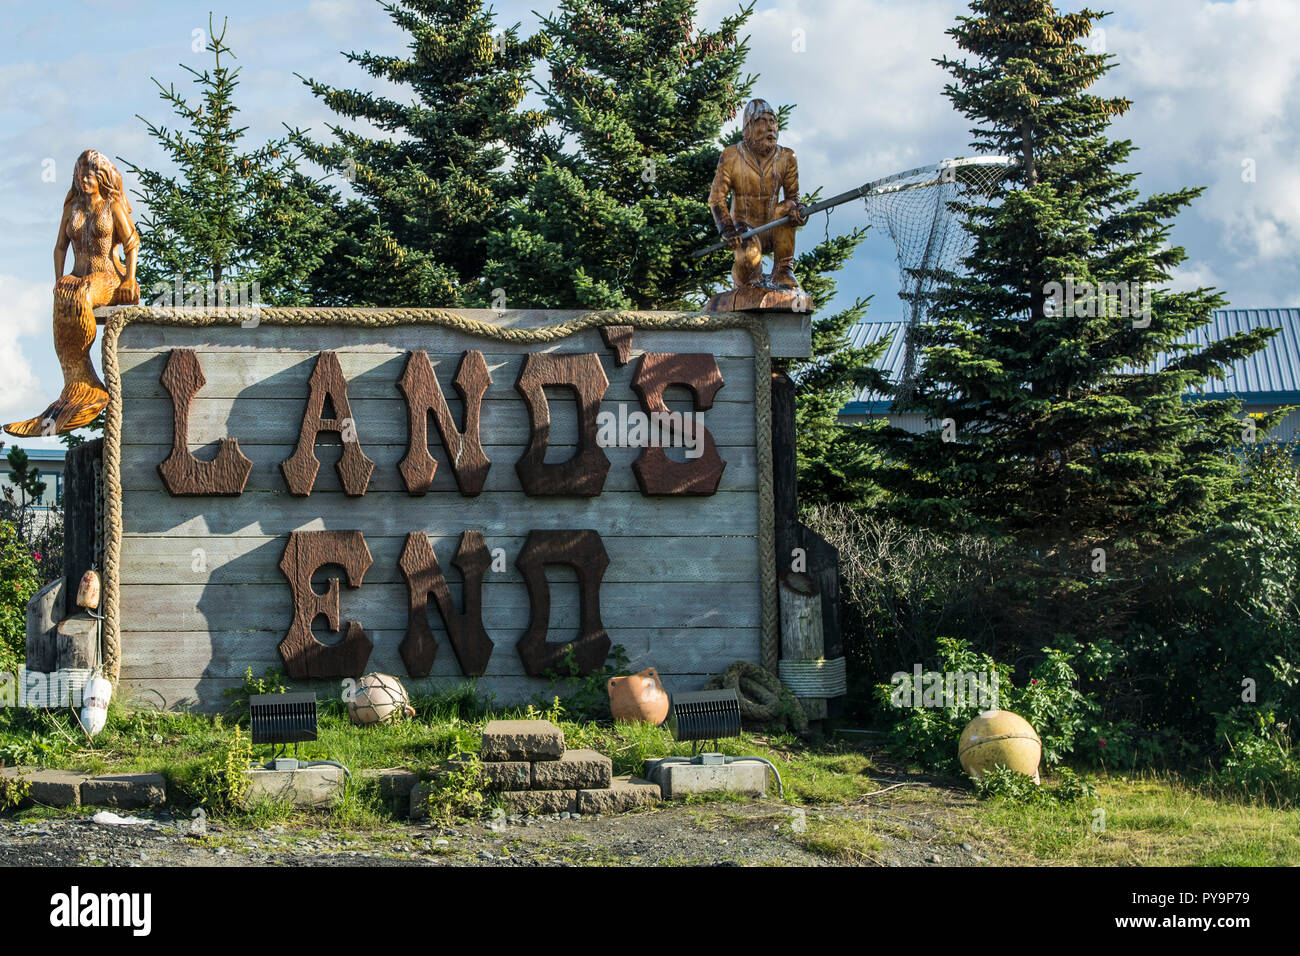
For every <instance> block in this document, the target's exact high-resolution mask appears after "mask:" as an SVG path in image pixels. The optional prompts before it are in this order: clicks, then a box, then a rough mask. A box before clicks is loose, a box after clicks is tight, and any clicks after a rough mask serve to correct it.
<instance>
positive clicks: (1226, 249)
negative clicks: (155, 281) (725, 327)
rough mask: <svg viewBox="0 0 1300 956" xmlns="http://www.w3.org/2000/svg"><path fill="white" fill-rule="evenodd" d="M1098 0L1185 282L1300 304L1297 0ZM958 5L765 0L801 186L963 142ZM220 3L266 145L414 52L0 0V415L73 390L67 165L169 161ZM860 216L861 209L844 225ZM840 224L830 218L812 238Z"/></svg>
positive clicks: (155, 3)
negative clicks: (150, 125)
mask: <svg viewBox="0 0 1300 956" xmlns="http://www.w3.org/2000/svg"><path fill="white" fill-rule="evenodd" d="M493 6H494V8H495V9H496V11H497V13H498V22H500V23H515V22H518V23H520V24H521V25H522V26H523V28H524V29H525V30H529V29H531V28H535V27H536V25H537V22H538V21H537V18H536V16H535V15H534V14H533V13H532V11H533V10H534V9H538V10H546V9H549V8H548V7H547V5H546V4H544V3H540V2H537V0H529V2H513V0H509V2H507V0H498V2H496V3H494V4H493ZM1066 6H1068V7H1069V8H1074V7H1075V6H1077V5H1076V4H1072V3H1071V4H1066ZM1103 6H1105V7H1108V8H1113V9H1114V10H1115V11H1116V12H1115V14H1114V16H1113V17H1111V18H1110V19H1109V20H1107V21H1106V22H1105V24H1104V35H1098V36H1096V37H1094V38H1093V42H1094V43H1095V44H1097V45H1098V47H1104V49H1105V50H1106V51H1107V52H1110V53H1113V54H1115V55H1116V56H1117V57H1118V60H1117V68H1116V69H1115V70H1114V71H1113V72H1112V73H1111V74H1110V76H1109V77H1108V78H1107V79H1106V80H1105V82H1104V85H1103V86H1102V87H1101V89H1100V92H1104V93H1109V94H1123V95H1125V96H1128V97H1129V98H1131V99H1133V100H1134V101H1135V106H1134V109H1133V111H1132V112H1131V113H1130V114H1129V115H1128V116H1126V117H1123V118H1122V119H1120V120H1119V121H1118V122H1117V123H1116V124H1115V126H1114V127H1113V131H1114V133H1115V135H1117V136H1123V137H1127V138H1130V139H1132V140H1134V142H1135V144H1136V145H1137V146H1138V147H1139V152H1137V153H1136V154H1135V157H1134V161H1133V165H1134V167H1135V168H1136V169H1138V170H1139V171H1141V172H1142V174H1143V175H1142V177H1141V179H1140V180H1139V188H1141V189H1142V190H1143V191H1144V192H1151V191H1157V190H1166V189H1176V188H1180V187H1182V186H1186V185H1203V186H1206V187H1207V191H1206V194H1205V195H1204V196H1203V197H1202V198H1201V199H1200V200H1199V201H1198V202H1197V203H1196V204H1195V205H1194V206H1193V208H1192V209H1191V210H1190V211H1189V212H1187V213H1185V214H1184V215H1183V216H1181V217H1180V218H1179V220H1178V223H1177V226H1176V228H1175V231H1174V237H1173V238H1174V241H1175V242H1176V243H1177V244H1180V245H1182V246H1184V247H1186V249H1187V251H1188V254H1189V256H1190V258H1189V261H1188V262H1187V263H1186V264H1185V266H1184V268H1183V269H1182V270H1180V273H1179V275H1178V276H1177V277H1176V280H1175V282H1174V285H1175V286H1176V287H1194V286H1197V285H1211V286H1216V287H1218V288H1220V289H1222V290H1224V291H1225V292H1226V294H1227V296H1228V299H1229V301H1230V302H1231V304H1233V305H1236V306H1242V307H1247V306H1297V305H1300V260H1298V258H1297V256H1296V248H1297V237H1298V236H1300V168H1298V167H1297V164H1296V161H1295V160H1296V157H1297V156H1300V95H1298V94H1300V45H1297V44H1296V43H1295V38H1296V37H1297V36H1300V3H1297V2H1296V0H1235V2H1231V3H1211V2H1205V0H1141V2H1137V0H1113V2H1112V3H1108V4H1104V5H1103ZM735 7H736V4H735V2H734V0H727V2H721V0H702V2H701V3H700V4H699V13H700V20H701V21H702V22H703V23H706V24H710V25H711V24H714V23H716V22H717V21H718V19H719V18H720V17H721V16H723V15H725V14H726V13H728V12H730V11H732V10H734V9H735ZM964 9H965V5H964V4H963V3H961V2H958V0H758V3H757V6H756V10H755V14H754V16H753V17H752V19H751V21H750V25H749V28H748V33H749V35H750V47H751V56H750V62H749V69H750V71H751V72H753V73H757V74H759V75H760V79H759V81H758V84H757V86H756V89H755V92H756V94H757V95H760V96H763V97H765V98H767V99H769V100H772V101H773V102H777V103H795V104H798V108H797V109H796V111H795V113H794V116H793V119H792V122H791V124H790V129H789V130H788V131H787V132H786V133H785V134H783V142H784V143H785V144H786V145H789V146H792V147H793V148H794V149H795V150H796V151H797V153H798V155H799V166H800V172H801V178H802V180H803V185H804V188H805V190H807V189H811V188H813V187H816V186H818V185H821V186H823V187H825V189H826V194H831V193H834V192H839V191H841V190H843V189H845V188H848V187H850V186H855V185H858V184H860V183H862V182H865V181H867V180H870V179H874V178H877V177H879V176H883V175H886V174H888V173H891V172H895V171H898V170H900V169H904V168H908V167H911V166H917V165H921V164H923V163H929V162H935V161H937V160H939V159H942V158H944V157H947V156H954V155H964V154H966V153H968V152H969V149H968V147H967V142H968V139H969V137H968V135H967V132H966V124H965V123H964V121H963V120H962V119H961V118H960V117H959V116H957V115H956V114H955V113H953V112H952V110H951V109H950V108H949V105H948V102H947V100H945V99H944V98H943V97H942V96H941V95H940V91H941V89H942V86H943V83H944V82H945V74H944V73H943V72H942V71H940V70H939V69H938V68H937V67H936V66H935V65H934V64H933V63H932V62H931V58H933V57H935V56H939V55H941V54H943V53H951V52H953V46H952V42H951V40H950V39H949V38H948V37H947V36H945V35H944V31H945V30H946V29H947V28H948V27H950V26H951V25H952V24H953V22H954V20H955V18H956V16H958V15H959V14H960V13H962V12H963V10H964ZM210 10H211V11H212V12H214V13H215V14H216V16H217V20H218V22H220V20H221V18H222V17H228V18H229V21H230V26H229V31H228V33H227V36H226V40H227V42H228V43H229V44H230V46H232V47H233V48H234V51H235V54H236V56H237V58H238V62H239V64H240V65H241V66H242V70H243V72H242V73H241V80H242V85H241V86H240V89H239V94H238V96H239V99H238V105H239V106H240V108H241V120H242V122H243V123H244V124H246V125H247V126H248V127H249V130H248V134H249V140H248V142H250V143H253V142H259V141H262V140H265V139H266V138H268V137H272V136H276V135H279V134H280V133H281V132H282V130H283V127H282V125H281V124H282V123H289V124H290V125H293V126H301V127H310V128H313V129H315V130H317V131H322V130H323V128H324V124H325V123H326V122H327V121H329V120H330V119H331V117H330V114H328V112H327V111H325V110H323V109H322V108H321V107H320V105H319V103H318V102H317V101H316V100H315V99H314V98H313V97H312V96H311V94H310V93H309V92H308V91H307V90H306V88H305V87H304V86H303V85H302V83H301V82H300V81H299V80H298V79H297V78H296V77H295V76H294V74H295V73H302V74H304V75H309V76H312V77H314V78H316V79H319V80H323V81H325V82H328V83H332V84H336V85H358V86H362V87H365V86H366V85H368V84H372V81H371V80H370V78H369V77H366V76H365V75H364V74H362V73H361V71H360V70H359V69H358V68H356V67H354V66H352V65H350V64H349V63H347V61H346V60H345V59H344V58H343V56H342V55H341V51H345V50H364V49H370V50H372V51H375V52H384V53H401V52H403V48H404V35H403V34H402V33H401V32H400V31H398V30H397V29H396V28H395V27H393V26H392V25H391V23H390V22H389V20H388V18H387V16H386V15H385V14H384V12H383V10H382V9H381V8H380V6H379V4H378V3H377V2H375V0H313V2H305V0H263V2H249V0H229V2H226V3H223V4H221V5H220V6H214V5H213V4H212V3H189V2H181V0H171V2H163V0H132V2H122V0H115V2H106V0H81V2H75V0H62V2H58V3H41V4H36V3H28V2H23V3H17V2H15V0H0V37H3V40H0V43H2V44H3V46H0V103H2V104H3V106H0V303H3V304H2V305H0V308H2V309H3V314H2V315H0V420H4V421H11V420H14V419H16V418H20V417H21V418H25V417H27V416H29V415H33V414H35V413H36V412H38V411H40V410H41V409H42V408H43V407H44V406H45V405H46V404H47V403H48V402H49V401H50V400H52V399H53V398H54V397H55V396H56V395H57V393H58V391H59V388H60V386H61V377H60V375H59V370H58V364H57V362H56V361H55V358H54V351H53V346H52V344H51V342H50V332H49V329H50V317H51V295H50V290H51V287H52V284H53V280H54V274H53V266H52V250H53V246H54V239H55V233H56V231H57V227H58V216H59V211H60V207H61V203H62V198H63V195H64V193H65V192H66V191H67V188H68V185H69V182H70V178H71V174H72V164H73V161H74V160H75V159H76V156H77V154H78V153H79V152H80V151H81V150H83V149H85V148H87V147H94V148H96V149H99V150H100V151H102V152H104V153H106V154H107V155H109V156H110V157H113V158H114V159H115V160H116V159H117V158H118V157H122V158H125V159H129V160H131V161H133V162H135V163H137V164H140V165H144V166H161V165H162V164H163V160H162V157H161V155H160V152H159V150H158V148H157V147H156V145H155V144H154V143H153V142H152V141H151V140H150V139H149V137H148V136H147V135H146V133H145V130H144V126H143V123H142V122H141V121H140V120H139V119H137V118H136V114H141V115H143V116H146V117H148V118H149V119H151V120H153V121H154V122H159V123H168V124H170V119H171V117H170V116H169V114H168V112H167V109H166V105H165V104H164V103H163V102H162V101H161V100H160V99H159V98H158V95H157V89H156V88H155V87H154V85H153V82H152V80H151V79H150V78H151V77H157V78H158V79H159V80H160V81H162V82H163V83H164V84H169V83H173V82H174V83H175V84H176V85H177V87H178V88H181V89H185V88H187V87H191V86H192V83H191V81H190V77H189V74H188V73H186V72H185V71H184V70H183V69H181V67H180V66H179V64H181V63H185V64H188V65H190V66H194V67H196V68H199V69H202V68H203V67H204V66H206V65H207V63H208V59H209V54H207V53H206V52H205V51H203V50H202V44H203V40H204V39H205V37H206V34H205V33H202V34H200V33H196V32H195V31H206V29H207V23H208V12H209V11H210ZM797 31H802V34H800V33H798V32H797ZM800 37H802V38H803V43H802V46H803V49H802V50H800V49H798V47H799V46H800V45H801V44H800V43H799V42H797V41H798V39H799V38H800ZM196 45H197V46H198V47H199V49H198V50H197V51H196V50H195V49H194V47H195V46H196ZM119 166H120V164H119ZM1246 171H1253V179H1251V178H1250V177H1249V176H1244V175H1243V173H1244V172H1246ZM51 172H52V173H53V177H54V181H53V182H47V181H45V178H46V177H48V175H49V174H50V173H51ZM127 186H128V188H131V187H132V186H134V182H133V181H132V177H130V175H129V174H128V175H127ZM133 202H135V200H134V199H133ZM136 206H137V208H136V215H137V218H138V217H139V214H140V213H141V212H142V210H141V209H140V208H139V204H138V202H137V203H136ZM861 221H862V214H861V212H860V209H859V208H857V207H854V208H852V209H851V210H850V209H844V210H841V211H839V212H837V214H836V215H835V216H833V217H832V219H831V223H830V227H831V229H833V230H843V229H846V228H848V227H849V226H850V225H852V224H855V223H860V222H861ZM824 228H825V222H824V219H822V218H820V217H819V218H818V219H817V220H815V221H814V222H813V223H812V224H811V225H810V226H809V229H810V230H814V231H815V232H816V233H821V232H822V231H823V229H824ZM810 238H811V237H810ZM893 254H894V253H893V247H892V246H891V244H890V243H889V241H888V239H887V237H885V236H884V235H883V234H880V235H876V236H874V237H873V238H870V239H869V240H868V241H867V242H866V243H865V244H864V245H863V247H862V248H861V250H860V252H859V254H858V255H857V256H856V257H855V259H854V261H853V262H852V263H851V264H850V265H849V266H848V267H847V269H846V270H845V272H844V273H843V278H842V281H841V290H842V293H843V295H844V296H846V297H847V296H853V295H864V296H865V295H871V294H874V295H875V297H876V298H875V301H874V303H873V307H872V308H873V314H874V316H875V317H877V318H893V317H896V316H897V315H899V314H900V305H899V303H898V300H897V298H896V292H897V284H896V283H897V279H896V275H897V274H896V271H895V266H894V262H893ZM97 354H98V351H96V355H97ZM49 443H50V442H49V441H48V440H45V441H41V442H33V443H32V444H49Z"/></svg>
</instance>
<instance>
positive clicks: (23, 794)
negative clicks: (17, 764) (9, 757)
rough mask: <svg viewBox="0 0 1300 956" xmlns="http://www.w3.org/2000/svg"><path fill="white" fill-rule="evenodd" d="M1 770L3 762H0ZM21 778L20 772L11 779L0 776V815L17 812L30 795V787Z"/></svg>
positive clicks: (21, 773) (22, 775)
mask: <svg viewBox="0 0 1300 956" xmlns="http://www.w3.org/2000/svg"><path fill="white" fill-rule="evenodd" d="M3 769H4V761H0V770H3ZM23 777H24V774H23V772H22V771H21V770H20V771H19V772H18V774H17V775H16V776H13V777H5V776H0V813H6V812H8V811H9V810H17V809H18V808H19V807H20V806H22V804H23V803H24V802H25V801H26V800H27V798H28V797H30V796H31V795H32V785H31V783H30V782H29V781H27V780H25V779H23Z"/></svg>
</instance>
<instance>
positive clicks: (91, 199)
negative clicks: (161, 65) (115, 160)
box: [4, 149, 140, 437]
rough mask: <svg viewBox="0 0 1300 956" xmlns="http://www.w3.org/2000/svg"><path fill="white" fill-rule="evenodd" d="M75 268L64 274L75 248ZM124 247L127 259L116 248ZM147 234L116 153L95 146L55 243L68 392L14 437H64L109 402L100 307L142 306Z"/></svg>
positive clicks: (59, 333)
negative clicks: (140, 228) (95, 360)
mask: <svg viewBox="0 0 1300 956" xmlns="http://www.w3.org/2000/svg"><path fill="white" fill-rule="evenodd" d="M69 244H70V245H71V246H72V257H73V258H72V274H71V275H67V276H65V275H64V274H63V266H64V262H65V260H66V259H67V253H68V246H69ZM118 246H121V247H122V250H123V251H124V252H125V254H126V261H125V262H123V261H122V259H121V257H120V256H118V255H117V254H116V249H117V247H118ZM139 248H140V235H139V233H137V232H136V229H135V223H134V222H133V221H132V219H131V203H130V201H129V200H128V199H127V198H126V192H125V190H123V188H122V176H121V174H120V173H119V172H118V171H117V168H116V167H115V166H114V165H113V164H112V163H111V162H109V160H108V157H106V156H105V155H103V154H102V153H100V152H98V151H97V150H93V149H88V150H86V151H85V152H84V153H82V154H81V155H80V156H78V157H77V165H76V168H75V169H74V170H73V173H72V188H71V189H69V190H68V195H67V198H65V199H64V200H63V216H62V219H61V220H60V222H59V238H58V241H57V242H55V244H54V279H55V282H54V351H55V353H56V354H57V355H58V357H59V364H60V365H61V366H62V367H63V393H62V394H61V395H59V398H58V400H57V401H56V402H54V404H53V405H51V406H50V407H49V408H47V409H46V410H45V411H43V412H41V414H39V415H37V416H36V417H35V418H29V419H27V421H25V422H12V423H10V424H8V425H6V426H5V427H4V428H5V431H7V432H8V433H9V434H11V435H21V436H24V437H26V436H32V435H62V434H65V433H66V432H70V431H73V430H74V429H77V428H80V427H82V426H83V425H87V424H89V423H90V422H91V421H93V420H94V418H95V416H96V415H98V414H99V413H100V412H102V411H103V410H104V408H105V407H106V406H107V405H108V391H107V390H106V389H105V388H104V383H103V382H102V381H100V379H99V376H98V375H97V374H95V368H94V366H93V365H91V364H90V347H91V346H92V345H93V344H94V342H95V331H96V330H95V311H94V310H95V308H96V307H97V306H101V305H136V304H138V303H139V301H140V286H139V285H138V284H137V283H136V280H135V256H136V250H138V249H139Z"/></svg>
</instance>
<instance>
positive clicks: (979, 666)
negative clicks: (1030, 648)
mask: <svg viewBox="0 0 1300 956" xmlns="http://www.w3.org/2000/svg"><path fill="white" fill-rule="evenodd" d="M1106 656H1107V652H1106V651H1105V649H1104V648H1083V647H1081V646H1079V645H1077V644H1071V645H1068V647H1067V648H1066V649H1064V650H1062V649H1056V648H1050V647H1047V648H1043V650H1042V657H1041V659H1040V660H1039V661H1038V662H1037V663H1036V664H1034V666H1033V667H1032V668H1031V670H1030V672H1029V673H1030V676H1029V679H1028V680H1027V681H1025V683H1024V684H1023V685H1021V686H1019V687H1017V686H1015V684H1014V683H1013V682H1012V677H1013V675H1014V672H1015V671H1014V668H1012V667H1011V666H1010V665H1008V664H1003V663H998V662H997V661H994V660H993V658H992V657H990V656H989V655H987V654H981V653H978V652H976V651H974V650H972V649H971V647H970V644H969V642H967V641H960V640H955V639H953V638H941V639H940V640H939V660H938V667H937V668H935V670H936V671H937V672H939V673H965V674H988V675H993V674H996V675H997V680H998V685H997V690H998V701H997V706H998V709H1000V710H1010V711H1013V712H1015V713H1017V714H1019V715H1020V716H1021V717H1023V718H1025V720H1027V721H1029V723H1030V724H1031V725H1032V726H1033V728H1034V730H1035V731H1037V733H1038V736H1039V738H1040V739H1041V740H1042V742H1043V760H1044V762H1045V763H1046V764H1047V765H1048V766H1049V767H1050V766H1055V765H1057V764H1059V763H1060V762H1061V761H1062V760H1064V759H1065V757H1066V755H1067V754H1069V753H1070V752H1071V751H1073V749H1074V747H1075V740H1076V738H1077V737H1078V735H1079V734H1080V732H1081V731H1083V730H1084V729H1087V728H1094V727H1095V719H1094V718H1095V713H1096V710H1097V705H1096V704H1095V703H1094V702H1093V701H1092V700H1090V699H1089V698H1088V697H1086V696H1085V695H1084V694H1083V693H1081V692H1080V690H1079V688H1078V683H1079V675H1078V673H1077V672H1076V670H1075V666H1076V662H1077V660H1078V659H1079V658H1084V659H1085V660H1086V661H1087V663H1088V665H1089V666H1091V667H1093V668H1094V669H1095V668H1097V667H1105V666H1107V665H1106V664H1105V663H1103V662H1104V661H1105V659H1106ZM876 695H877V701H878V703H879V717H880V718H881V720H882V721H883V722H884V723H885V725H886V727H887V728H888V729H887V733H888V737H887V745H888V747H889V749H890V750H891V751H893V752H894V753H896V754H898V755H899V756H901V757H904V758H906V759H909V760H913V761H915V762H916V763H919V764H921V765H922V766H925V767H928V768H930V769H933V770H942V771H948V772H957V771H958V770H959V769H960V767H959V764H958V762H957V742H958V740H959V739H960V737H961V732H962V730H963V729H964V728H965V727H966V725H967V724H968V723H970V721H972V720H974V719H975V718H976V717H977V716H978V715H979V713H980V710H981V707H980V706H979V701H978V700H968V701H966V702H965V704H966V706H957V705H958V703H960V702H958V701H945V702H944V703H945V705H944V706H942V707H927V706H923V702H918V701H912V705H911V706H909V707H902V708H899V707H897V706H895V703H894V700H893V697H894V685H893V684H880V685H878V686H877V689H876Z"/></svg>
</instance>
